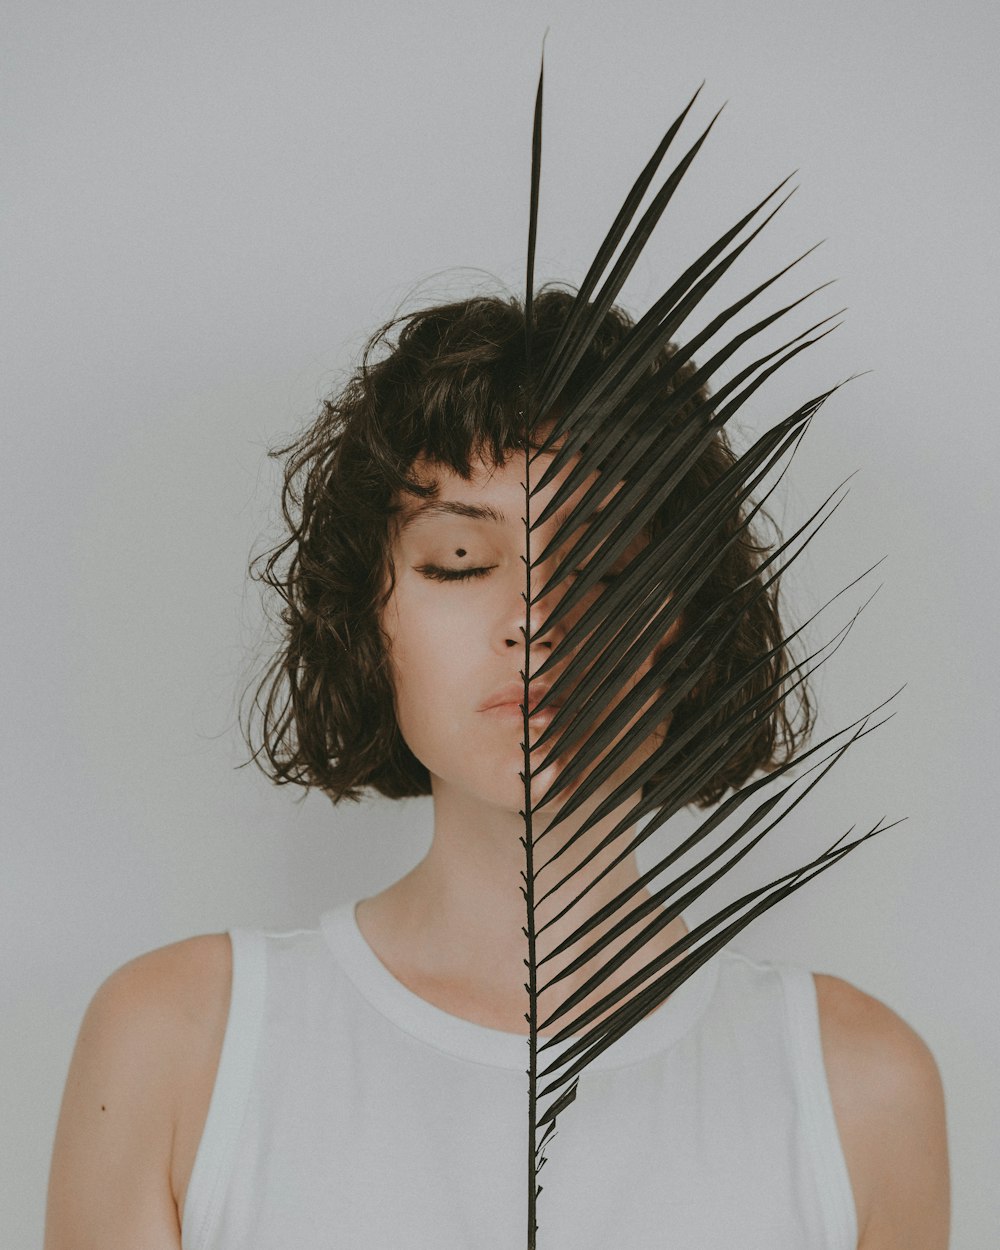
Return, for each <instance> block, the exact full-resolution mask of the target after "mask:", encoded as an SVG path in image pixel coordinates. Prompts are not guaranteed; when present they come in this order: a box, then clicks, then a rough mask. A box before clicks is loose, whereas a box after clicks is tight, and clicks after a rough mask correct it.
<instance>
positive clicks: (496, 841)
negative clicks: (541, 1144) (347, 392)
mask: <svg viewBox="0 0 1000 1250" xmlns="http://www.w3.org/2000/svg"><path fill="white" fill-rule="evenodd" d="M427 469H428V472H430V466H427ZM521 472H522V465H521V464H520V463H519V462H518V458H517V457H514V458H512V460H511V461H509V462H508V464H507V465H505V466H503V468H501V469H500V470H498V471H495V472H494V471H490V470H488V469H487V468H486V466H483V465H480V466H479V467H478V469H477V471H476V473H475V474H474V476H473V479H472V481H471V482H466V481H463V480H462V479H461V478H459V477H457V476H455V475H454V474H451V473H449V472H447V471H445V470H442V469H440V468H435V469H434V472H433V478H434V480H436V482H437V484H438V488H439V489H438V493H437V496H436V502H437V503H445V504H456V503H457V504H460V505H461V504H464V505H467V506H471V507H477V508H483V507H488V508H490V509H491V510H492V512H493V513H494V516H493V517H492V518H489V519H484V518H479V519H474V518H471V517H467V516H466V517H456V516H455V515H449V514H448V513H447V512H444V511H441V510H437V511H436V513H431V512H425V513H424V514H423V515H422V516H419V517H414V518H413V519H412V521H411V522H409V523H407V524H405V525H404V526H402V527H400V529H399V531H398V532H397V533H396V534H395V537H394V540H393V563H394V567H395V574H396V580H395V588H394V591H393V594H392V598H391V600H390V602H389V604H388V606H387V610H386V614H385V619H384V622H383V624H384V628H385V630H386V633H387V635H388V636H389V638H390V639H391V647H390V660H391V663H392V666H393V672H394V685H395V689H396V704H397V707H396V711H397V718H398V720H399V724H400V728H401V730H402V732H403V735H404V737H405V739H406V741H407V743H408V744H409V745H410V747H411V749H412V750H413V751H414V753H415V754H416V755H417V757H418V758H419V759H420V760H421V761H422V762H423V763H425V764H426V766H427V767H428V769H429V771H430V774H431V784H432V791H433V797H434V837H433V841H432V844H431V847H430V850H429V851H428V854H427V856H426V857H425V858H424V859H423V860H422V861H421V862H420V863H419V864H418V865H417V866H416V868H414V869H413V870H412V872H410V873H408V874H407V875H406V876H404V877H403V878H402V879H401V880H399V881H397V882H396V883H394V884H393V885H392V886H390V887H389V888H388V889H386V890H384V891H382V892H381V893H380V894H377V895H374V896H373V897H371V898H368V899H364V900H362V901H361V902H360V903H359V905H358V909H357V917H358V923H359V926H360V928H361V931H362V934H363V936H364V937H365V939H366V941H367V942H368V943H369V945H370V946H371V947H372V949H373V950H374V952H375V953H376V955H378V957H379V958H380V960H381V961H382V962H383V963H384V964H385V965H386V967H387V968H388V969H389V971H390V972H392V973H393V975H394V976H396V977H397V979H399V980H400V981H402V982H403V983H404V984H405V985H407V986H408V987H409V988H410V989H412V990H413V991H414V992H415V993H418V994H420V995H421V996H422V997H424V998H425V999H427V1000H428V1001H430V1002H433V1003H434V1004H435V1005H436V1006H439V1007H441V1008H442V1009H443V1010H445V1011H449V1012H451V1013H452V1014H454V1015H457V1016H461V1017H463V1018H465V1019H469V1020H472V1021H474V1022H476V1023H479V1024H483V1025H486V1026H488V1027H492V1028H499V1029H503V1030H506V1031H509V1032H517V1033H522V1034H523V1033H526V1032H527V1024H526V1022H525V1020H524V1012H525V1010H526V1001H525V994H524V990H523V981H524V976H525V969H524V965H523V963H522V960H523V959H524V956H525V945H524V941H523V937H521V934H520V927H521V925H522V924H523V923H524V919H525V913H524V902H523V898H522V896H521V894H520V892H519V890H518V885H519V884H520V879H519V875H518V874H519V872H520V871H521V869H522V867H523V848H522V847H521V845H520V843H519V841H518V838H519V837H520V836H522V833H523V824H522V820H521V817H520V816H519V815H518V812H519V809H520V808H521V807H522V805H523V797H524V796H523V787H522V783H521V782H520V779H519V778H518V775H517V774H518V771H519V770H520V768H521V759H522V757H521V750H520V747H519V745H518V744H519V743H520V739H521V725H520V721H519V719H518V717H517V716H516V715H512V714H509V713H504V712H502V711H501V712H497V711H496V710H494V711H488V710H484V704H487V703H488V702H489V700H490V697H491V695H492V694H493V693H494V692H496V691H497V690H498V689H501V688H502V687H503V686H504V685H505V684H506V683H508V682H510V681H514V680H517V673H518V669H519V668H520V666H521V658H522V655H523V640H522V635H521V632H520V627H521V626H523V624H524V604H523V602H522V600H521V599H520V591H521V589H523V565H522V564H521V562H520V556H521V554H522V548H523V537H522V535H523V526H522V525H521V522H520V517H521V516H522V510H523V491H522V489H521V486H520V483H521V480H522V477H521ZM415 502H416V501H414V505H415ZM411 510H412V509H411ZM405 516H406V514H405V513H404V518H405ZM544 537H545V536H544V534H543V535H540V536H539V542H538V546H537V547H536V548H535V550H536V551H537V550H541V547H542V544H543V542H544ZM459 552H462V553H464V554H458V553H459ZM471 568H488V569H489V571H488V572H487V573H484V574H479V575H477V576H475V577H471V578H466V579H458V578H451V579H447V580H442V578H441V577H440V576H439V575H438V574H435V573H432V572H431V571H430V570H440V569H450V570H452V571H461V570H467V569H471ZM546 608H547V605H546V604H544V603H543V604H540V605H538V609H537V611H538V618H537V619H536V621H535V622H533V629H534V628H537V627H538V625H539V624H540V623H541V621H542V620H544V616H545V612H546ZM565 627H566V626H565V625H563V626H562V628H565ZM555 640H556V636H555V635H553V636H543V637H541V638H539V639H538V640H537V641H536V643H535V644H534V645H533V648H532V665H531V671H532V673H533V672H535V671H536V668H537V664H538V663H541V662H542V661H543V660H544V658H545V657H546V656H547V655H548V654H549V653H550V651H551V647H552V645H553V644H554V642H555ZM544 723H545V718H544V716H539V718H538V719H537V720H536V721H535V722H534V724H535V726H537V730H535V729H533V737H532V741H534V735H535V734H536V732H537V731H539V730H540V729H541V728H542V727H543V725H544ZM663 731H664V732H668V731H669V725H664V726H663ZM650 749H652V748H650ZM634 763H635V759H633V760H632V761H630V762H629V764H628V766H627V767H628V768H631V767H632V766H633V765H634ZM550 772H551V770H550ZM541 784H542V785H543V787H544V785H545V784H547V778H546V777H544V776H543V777H542V781H541ZM533 797H534V798H535V799H536V800H537V799H538V798H539V797H540V795H539V794H538V793H537V792H536V793H534V796H533ZM566 836H567V831H566V830H565V829H563V830H562V831H561V832H557V831H555V830H554V831H553V835H550V838H549V842H551V841H552V839H553V838H554V837H558V838H559V839H564V838H565V837H566ZM593 836H595V837H596V836H598V835H597V834H595V835H593ZM557 844H558V843H557ZM542 845H543V846H544V845H546V843H545V841H544V840H543V843H542ZM549 853H550V852H548V851H547V852H546V855H547V854H549ZM570 854H575V855H576V856H577V857H579V856H580V854H581V852H580V851H575V852H570ZM543 858H544V857H543ZM564 863H565V857H564V858H563V859H561V860H560V861H559V865H560V866H562V865H563V864H564ZM605 863H607V857H599V858H598V859H596V860H595V861H594V863H593V864H592V865H591V866H590V867H589V868H588V869H586V870H585V872H586V873H587V874H588V875H589V876H591V877H593V876H594V875H596V873H597V872H598V871H599V870H600V869H601V867H603V865H604V864H605ZM637 873H638V868H637V865H636V863H635V860H634V857H630V858H628V859H625V860H623V861H622V863H621V864H620V865H618V866H617V867H616V869H615V870H614V872H613V874H611V875H610V876H609V878H608V879H606V880H605V882H603V883H601V884H600V885H599V886H598V887H597V888H595V890H593V891H591V893H590V894H589V895H587V897H586V900H585V901H584V902H582V903H581V904H580V905H579V906H578V907H576V908H575V909H574V910H573V911H571V912H570V913H569V915H568V916H567V917H566V918H565V919H564V920H562V921H557V922H556V923H554V924H553V925H552V927H551V929H549V930H548V934H549V938H548V940H549V942H550V944H551V943H553V942H554V940H555V939H556V938H559V937H561V936H563V935H565V934H566V933H568V932H569V931H570V930H571V929H572V928H573V927H574V926H575V925H576V924H577V923H578V922H579V920H580V919H581V918H582V917H583V916H584V915H586V914H588V912H589V911H591V910H593V909H596V908H597V907H598V906H600V904H601V902H602V901H603V900H605V899H607V898H609V897H610V896H611V895H612V894H614V893H616V892H617V891H618V890H620V889H621V888H622V887H623V886H624V885H626V884H628V883H629V882H630V881H634V880H635V878H636V876H637ZM558 875H560V876H561V875H562V873H561V872H560V873H559V874H558ZM555 879H556V878H555V877H552V879H551V880H550V881H548V885H551V884H554V882H555ZM585 879H586V878H581V879H579V880H576V879H575V880H574V882H573V883H572V885H571V886H567V887H563V888H561V889H556V890H555V892H554V893H553V894H552V895H551V897H550V899H549V900H547V901H546V902H544V903H542V904H541V905H540V910H539V918H540V919H541V920H542V921H544V920H546V919H548V918H549V917H550V916H551V917H554V916H555V915H556V914H557V913H558V912H559V911H560V910H561V908H562V907H563V905H564V904H565V903H566V902H567V901H568V900H569V899H570V898H571V897H572V895H573V894H576V893H579V890H580V889H581V887H582V884H583V880H585ZM548 885H546V886H545V888H548ZM570 891H572V893H570ZM686 931H687V926H686V925H685V924H684V921H683V919H682V918H677V919H676V920H674V921H673V922H672V923H671V924H670V925H669V926H668V927H667V928H666V930H664V932H663V933H662V934H661V935H660V937H659V941H658V943H657V947H656V952H657V953H658V952H659V951H660V950H666V949H668V948H669V946H670V945H671V943H672V942H673V941H675V940H676V938H677V937H679V936H681V935H682V934H683V933H685V932H686ZM626 936H631V933H630V934H628V935H626ZM519 939H520V940H519ZM650 953H651V952H649V951H647V952H646V954H645V957H644V958H645V959H648V958H649V954H650ZM572 954H573V952H572V951H570V952H569V953H568V954H567V955H566V956H564V957H563V959H562V960H561V961H559V962H556V961H553V964H554V967H558V966H560V962H561V963H565V962H567V961H568V960H569V959H570V958H571V957H572ZM632 970H633V969H632V966H627V967H626V968H624V969H623V970H622V971H621V972H620V973H619V974H618V977H617V978H616V980H617V981H618V982H620V981H621V980H623V979H625V978H626V977H627V976H628V975H629V974H630V973H631V971H632ZM586 975H587V969H586V968H584V969H583V970H582V971H581V972H579V973H578V974H576V975H575V976H574V977H571V978H569V979H568V980H567V981H564V982H562V983H561V984H560V986H559V987H558V991H559V993H558V996H559V997H563V996H565V994H566V992H567V990H568V989H570V988H573V987H574V986H575V985H578V984H580V983H581V981H582V980H583V979H585V977H586ZM230 978H231V952H230V947H229V940H228V937H227V936H226V935H225V934H209V935H204V936H200V937H195V938H190V939H188V940H186V941H183V942H178V943H175V944H173V945H171V946H166V947H163V948H161V949H159V950H155V951H151V952H149V953H148V954H145V955H142V956H140V957H139V958H138V959H135V960H132V961H131V962H130V963H128V964H126V965H124V967H122V968H120V969H118V971H117V972H115V973H113V974H112V976H111V977H109V978H108V980H107V981H106V982H105V983H104V984H103V985H102V986H101V988H100V989H99V990H98V992H97V994H96V995H95V996H94V999H93V1001H92V1002H91V1004H90V1007H89V1008H88V1011H87V1013H86V1016H85V1018H84V1021H83V1024H82V1026H81V1029H80V1034H79V1038H78V1040H77V1045H76V1049H75V1051H74V1055H73V1060H72V1063H71V1065H70V1071H69V1076H68V1079H67V1084H66V1091H65V1094H64V1098H63V1105H62V1111H61V1114H60V1119H59V1126H58V1129H57V1133H56V1141H55V1147H54V1151H53V1159H52V1170H51V1175H50V1185H49V1208H48V1217H47V1222H46V1236H45V1250H91V1248H93V1250H97V1248H98V1247H100V1248H101V1250H126V1247H128V1248H129V1250H131V1248H132V1247H134V1246H137V1245H141V1246H143V1247H144V1250H178V1248H179V1247H180V1244H181V1242H180V1215H179V1212H181V1211H182V1210H183V1204H184V1198H185V1195H186V1192H187V1185H188V1181H189V1178H190V1174H191V1168H192V1166H193V1163H194V1158H195V1153H196V1151H197V1147H198V1142H199V1140H200V1137H201V1133H202V1129H203V1127H204V1123H205V1118H206V1115H207V1111H208V1104H209V1099H210V1097H211V1092H212V1085H213V1082H214V1078H215V1072H216V1068H217V1065H218V1059H219V1054H220V1051H221V1046H222V1038H223V1033H224V1030H225V1023H226V1015H227V1011H228V1002H229V993H230ZM815 980H816V988H817V996H818V1001H819V1014H820V1029H821V1035H822V1044H823V1055H824V1062H825V1065H826V1071H827V1076H828V1080H829V1085H830V1093H831V1098H832V1101H833V1105H834V1111H835V1115H836V1119H837V1125H838V1128H839V1131H840V1136H841V1141H842V1144H843V1148H844V1154H845V1158H846V1160H847V1165H848V1171H849V1174H850V1178H851V1183H852V1187H853V1191H854V1196H855V1203H856V1207H857V1210H858V1226H859V1230H860V1237H859V1242H858V1246H859V1250H904V1248H905V1250H946V1247H947V1245H948V1228H949V1214H950V1212H949V1172H948V1155H947V1130H946V1121H945V1108H944V1097H943V1092H942V1087H941V1080H940V1075H939V1073H938V1069H937V1066H936V1064H935V1061H934V1058H933V1056H932V1055H931V1052H930V1051H929V1050H928V1048H927V1046H926V1045H925V1044H924V1042H923V1041H922V1039H921V1038H920V1037H919V1035H918V1034H917V1033H916V1032H915V1031H914V1030H913V1029H912V1028H911V1027H910V1026H909V1025H908V1024H907V1023H906V1022H905V1021H903V1020H902V1019H901V1018H900V1017H899V1016H898V1015H896V1014H895V1013H894V1012H893V1011H891V1010H890V1009H889V1008H888V1007H887V1006H886V1005H885V1004H883V1003H881V1002H879V1001H878V1000H877V999H875V998H873V997H871V996H870V995H868V994H865V993H863V992H862V991H861V990H859V989H857V988H856V987H855V986H853V985H850V984H849V983H848V982H846V981H843V980H841V979H840V978H838V977H832V976H827V975H825V974H815ZM549 1001H550V999H549V997H548V996H547V995H546V993H545V991H544V990H543V991H542V994H541V1001H540V1010H541V1015H540V1019H544V1017H545V1014H546V1005H547V1004H548V1003H549ZM588 1001H589V1000H588ZM543 1032H544V1029H543Z"/></svg>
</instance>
